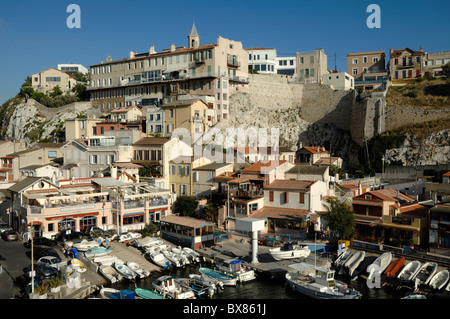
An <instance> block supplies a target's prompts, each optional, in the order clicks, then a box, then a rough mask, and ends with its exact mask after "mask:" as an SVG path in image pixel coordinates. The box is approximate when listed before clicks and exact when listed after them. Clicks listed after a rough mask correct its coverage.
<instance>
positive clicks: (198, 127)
mask: <svg viewBox="0 0 450 319" xmlns="http://www.w3.org/2000/svg"><path fill="white" fill-rule="evenodd" d="M207 114H208V104H206V103H205V102H204V101H203V100H179V101H174V102H171V103H167V104H165V105H164V128H165V135H169V134H171V133H172V132H173V131H174V129H176V128H185V129H187V130H188V131H189V132H190V134H191V141H192V142H193V141H194V138H195V136H197V134H198V135H200V134H203V133H205V132H206V131H207V130H208V128H209V126H208V124H207Z"/></svg>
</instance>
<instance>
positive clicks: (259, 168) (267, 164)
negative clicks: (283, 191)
mask: <svg viewBox="0 0 450 319" xmlns="http://www.w3.org/2000/svg"><path fill="white" fill-rule="evenodd" d="M284 163H286V161H284V160H283V161H281V160H280V161H264V162H262V161H258V162H256V163H254V164H252V165H250V166H248V167H246V168H244V169H243V170H242V172H248V173H251V172H253V173H254V172H258V173H261V174H267V173H269V172H271V171H272V170H274V169H275V168H277V167H278V166H280V165H282V164H284Z"/></svg>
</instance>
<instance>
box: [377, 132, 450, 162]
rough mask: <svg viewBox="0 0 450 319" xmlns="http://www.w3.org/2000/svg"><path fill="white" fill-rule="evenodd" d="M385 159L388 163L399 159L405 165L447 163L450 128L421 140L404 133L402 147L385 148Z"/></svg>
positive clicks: (449, 155)
mask: <svg viewBox="0 0 450 319" xmlns="http://www.w3.org/2000/svg"><path fill="white" fill-rule="evenodd" d="M385 160H386V161H387V162H388V163H390V162H393V161H398V160H401V161H402V162H403V165H406V166H417V165H434V164H441V163H449V162H450V129H445V130H440V131H437V132H433V133H431V134H430V135H429V136H428V137H426V138H425V139H423V140H422V139H420V138H418V137H417V136H415V135H413V134H406V139H405V142H404V143H403V145H402V147H399V148H393V149H390V150H387V151H386V154H385Z"/></svg>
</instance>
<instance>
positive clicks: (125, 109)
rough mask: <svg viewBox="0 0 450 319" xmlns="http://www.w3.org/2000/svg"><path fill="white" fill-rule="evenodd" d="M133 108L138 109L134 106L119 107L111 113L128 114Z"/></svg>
mask: <svg viewBox="0 0 450 319" xmlns="http://www.w3.org/2000/svg"><path fill="white" fill-rule="evenodd" d="M134 108H138V107H137V106H136V105H132V106H124V107H119V108H118V109H114V110H112V111H111V113H122V112H128V111H131V110H132V109H134ZM138 109H139V108H138Z"/></svg>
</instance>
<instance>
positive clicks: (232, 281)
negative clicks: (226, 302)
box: [199, 267, 238, 286]
mask: <svg viewBox="0 0 450 319" xmlns="http://www.w3.org/2000/svg"><path fill="white" fill-rule="evenodd" d="M199 272H200V273H201V274H202V275H203V276H208V277H210V278H213V279H215V280H220V281H221V282H223V284H224V285H225V286H236V285H237V282H238V279H237V277H236V276H231V275H228V274H224V273H222V272H220V271H217V270H214V269H211V268H206V267H201V268H200V269H199Z"/></svg>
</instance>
